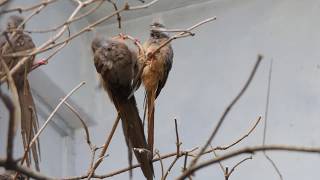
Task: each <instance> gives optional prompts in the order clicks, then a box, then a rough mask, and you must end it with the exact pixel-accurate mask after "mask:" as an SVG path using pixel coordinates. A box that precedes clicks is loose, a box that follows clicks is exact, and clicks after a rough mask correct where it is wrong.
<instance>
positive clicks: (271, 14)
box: [0, 0, 320, 180]
mask: <svg viewBox="0 0 320 180" xmlns="http://www.w3.org/2000/svg"><path fill="white" fill-rule="evenodd" d="M21 2H24V1H21ZM28 3H29V1H28ZM63 3H67V1H65V2H64V1H63ZM319 5H320V2H318V1H316V0H308V1H299V0H281V1H276V0H270V1H264V0H258V1H257V0H242V1H236V0H220V1H212V2H211V3H210V2H209V3H204V4H200V5H195V6H189V7H185V8H180V9H176V10H173V11H169V12H163V13H161V14H153V15H151V16H146V17H142V18H138V19H135V20H130V21H127V22H123V29H122V30H121V31H123V32H125V33H129V34H131V35H132V36H135V37H138V38H140V39H141V40H142V41H144V40H146V38H147V36H148V28H149V26H148V25H149V24H150V22H151V21H152V19H153V17H159V16H160V17H162V19H163V21H164V23H165V24H166V25H167V26H168V27H169V28H183V27H189V26H191V25H193V24H195V23H197V22H199V21H201V20H203V19H205V18H208V17H211V16H217V17H218V20H217V21H216V22H213V23H209V24H206V25H205V26H202V27H200V28H198V29H197V30H196V36H195V37H192V38H186V39H181V40H177V41H175V42H174V43H173V47H174V51H175V59H174V64H173V69H172V71H171V73H170V77H169V79H168V82H167V85H166V87H165V88H164V89H163V91H162V93H161V95H160V96H159V98H158V100H157V109H156V115H155V120H156V124H155V127H156V132H155V133H156V134H155V148H157V149H159V150H160V153H161V154H164V153H167V152H173V151H175V133H174V121H173V118H174V117H177V118H178V121H179V130H180V138H181V140H182V142H183V145H182V147H183V148H184V149H190V148H193V147H195V146H201V145H202V144H203V143H204V142H205V140H206V138H207V137H208V136H209V134H210V132H211V131H212V128H213V127H214V126H215V124H216V123H217V120H218V118H219V117H220V115H221V113H222V111H223V110H224V108H225V107H226V106H227V105H228V103H229V102H230V101H231V100H232V98H234V96H235V95H236V94H237V92H238V91H239V90H240V88H241V87H242V85H243V84H244V82H245V80H246V79H247V77H248V75H249V73H250V70H251V68H252V66H253V64H254V62H255V60H256V55H257V54H258V53H262V54H264V55H265V58H264V61H263V62H262V64H261V66H260V68H259V70H258V73H257V75H256V77H255V79H254V80H253V82H252V84H251V86H250V87H249V89H248V91H247V93H246V94H245V95H244V96H243V98H242V99H241V100H240V102H239V103H238V104H237V105H236V106H235V109H233V111H232V112H231V113H230V114H229V116H228V118H227V119H226V122H225V123H224V124H223V126H222V129H221V131H220V132H219V133H218V135H217V137H216V139H215V140H214V142H213V146H215V145H225V144H229V143H230V142H233V141H234V140H235V139H237V138H238V137H240V136H241V135H243V134H244V133H245V132H246V131H247V130H248V129H249V127H251V125H252V124H253V122H254V121H255V119H256V118H257V117H258V116H259V115H261V116H264V111H265V102H266V89H267V79H268V68H269V65H270V60H271V59H273V60H274V63H273V65H274V67H273V80H272V85H271V101H270V109H269V110H270V113H269V126H268V137H267V142H268V143H270V144H280V143H281V144H282V143H284V144H294V145H307V146H319V143H318V141H317V140H318V138H319V135H320V134H319V131H317V127H318V126H319V121H318V117H319V112H318V108H317V107H318V106H319V104H320V99H319V97H318V94H319V91H320V86H319V85H317V82H318V77H319V74H320V72H319V66H320V63H319V60H318V58H319V54H318V53H317V49H316V48H317V47H319V45H320V44H319V42H320V41H319V38H320V35H319V28H320V26H319V24H318V23H317V22H318V21H317V19H318V17H319V15H320V14H319V12H320V11H319V7H320V6H319ZM70 8H71V7H70V6H68V5H66V4H62V5H60V6H59V7H56V9H55V8H54V7H52V9H51V10H50V11H49V12H47V13H48V14H46V15H48V16H50V17H52V18H50V19H43V18H42V19H41V16H43V14H40V15H39V17H37V18H36V19H34V21H32V22H30V25H28V27H30V28H31V27H32V28H31V29H34V28H39V27H41V28H43V29H45V28H47V27H52V26H53V25H55V24H56V23H58V22H61V19H64V18H66V15H67V14H69V13H70V11H71V9H70ZM57 11H58V12H57ZM135 13H138V12H135ZM83 24H85V22H80V23H79V24H77V26H76V27H74V28H79V27H82V25H83ZM73 30H76V29H73ZM121 31H120V30H118V29H117V28H116V25H109V26H106V27H102V28H100V29H99V30H98V32H100V33H105V34H106V35H107V36H113V35H115V34H117V33H119V32H121ZM92 35H93V33H89V34H88V35H85V36H84V37H83V38H80V39H79V40H76V41H74V42H73V43H72V44H71V45H70V46H68V48H66V49H64V50H63V51H62V52H61V53H60V54H59V55H57V56H56V57H55V58H54V59H52V60H51V61H50V63H49V65H48V66H43V67H41V68H40V70H42V71H44V72H45V73H46V74H47V75H48V77H49V78H50V79H51V80H52V81H53V82H54V83H55V84H56V85H57V86H58V87H59V88H61V89H62V90H63V91H64V92H65V93H67V92H68V91H69V90H70V89H72V88H73V87H74V86H75V85H76V84H77V83H79V82H80V81H83V80H85V81H87V82H88V84H87V85H86V86H85V87H84V88H82V89H81V90H80V91H79V92H77V93H76V94H75V95H74V96H73V98H72V100H74V101H75V102H76V104H78V105H79V106H81V108H82V109H83V110H84V112H85V113H87V114H88V115H89V116H90V119H94V121H96V122H97V125H95V126H93V127H90V132H91V137H92V141H93V143H94V144H97V145H101V144H103V143H104V141H105V137H106V135H107V134H108V133H109V132H110V129H111V126H112V124H113V121H114V118H115V114H116V113H115V110H114V107H113V105H112V104H111V103H110V101H109V100H108V98H107V96H106V95H105V93H104V92H102V90H99V89H97V80H96V76H95V70H94V67H93V64H92V61H91V54H90V43H91V42H90V40H91V38H92ZM33 37H34V38H35V40H36V42H37V45H39V44H40V43H41V42H43V41H44V40H45V39H46V38H47V37H46V36H44V35H33ZM40 57H41V56H40ZM40 57H39V58H40ZM34 74H35V73H34ZM31 76H32V74H31ZM47 88H48V92H49V91H50V87H47ZM142 92H143V91H142V89H141V90H140V91H139V92H138V93H137V98H138V104H139V106H140V107H142V100H143V96H142ZM59 98H60V97H57V99H59ZM2 109H3V108H2V106H1V108H0V110H2ZM141 112H142V108H141ZM0 115H1V117H2V118H1V121H0V137H1V138H0V152H1V156H2V155H3V153H4V149H5V147H4V146H3V143H4V140H5V134H6V132H5V129H6V128H5V127H6V121H4V119H5V118H3V117H6V115H5V114H4V113H3V111H1V112H0ZM45 117H47V116H44V117H42V118H45ZM65 121H67V119H65ZM52 126H53V125H52ZM71 131H72V130H71ZM71 137H72V133H71ZM42 138H43V140H42V144H43V148H42V150H43V152H47V153H48V154H47V153H43V154H44V155H43V156H44V157H43V162H42V165H43V167H44V168H43V169H44V172H49V174H51V175H55V176H62V175H64V174H70V175H82V174H84V173H86V170H87V168H88V165H89V159H90V154H89V149H88V147H87V145H86V143H85V140H84V133H83V130H82V129H79V130H77V131H76V132H75V138H74V140H72V138H68V139H66V138H65V137H64V136H62V135H61V134H59V132H57V130H56V129H54V128H53V127H51V128H48V130H47V131H45V132H44V134H43V137H42ZM261 142H262V124H260V125H259V126H258V128H257V129H256V130H255V132H254V133H253V134H252V135H251V136H250V137H249V138H247V139H246V140H245V141H243V142H242V143H241V145H239V146H237V147H242V146H247V145H257V144H261ZM73 144H75V147H74V152H72V151H73V148H72V146H73ZM65 147H70V151H71V153H69V155H68V154H67V156H68V158H69V159H72V156H71V155H72V154H75V160H74V161H75V162H70V161H68V160H66V158H64V157H66V153H64V155H61V153H62V151H64V148H65ZM126 152H127V151H126V146H125V143H124V138H123V135H122V130H121V128H119V129H117V131H116V135H115V137H114V139H113V141H112V142H111V145H110V147H109V151H108V153H109V154H110V156H109V157H108V158H107V159H106V160H105V161H104V163H103V164H102V165H101V167H100V168H99V169H98V171H97V173H98V174H100V173H107V172H110V171H113V170H115V169H118V168H121V167H126V166H127V154H126ZM62 154H63V153H62ZM270 155H271V157H272V158H273V159H274V160H275V162H276V163H277V164H278V167H279V169H280V170H281V172H282V174H283V176H284V178H285V179H290V180H298V179H315V177H317V170H316V168H317V167H318V165H319V156H317V155H305V154H296V153H289V154H287V153H270ZM57 157H59V158H57ZM60 157H63V158H62V159H64V160H65V161H68V162H69V163H70V164H71V165H74V166H73V167H74V169H75V172H73V170H72V169H71V170H68V171H67V172H63V171H64V170H63V169H65V168H64V167H65V166H66V164H67V163H65V162H62V161H61V159H60ZM240 159H241V158H240V157H239V158H234V159H232V160H229V161H227V162H226V163H225V165H228V166H232V165H233V164H235V163H236V162H238V161H239V160H240ZM169 163H170V161H165V165H166V167H167V166H168V164H169ZM182 163H183V160H181V161H179V164H178V165H177V168H175V170H173V171H172V173H171V175H172V176H170V179H173V177H175V176H177V175H178V174H180V168H178V166H182ZM155 169H156V178H157V179H158V178H159V177H160V175H161V174H160V171H159V170H160V166H159V164H155ZM127 178H128V174H122V175H119V176H115V177H113V178H112V179H127ZM213 178H215V179H223V175H222V172H221V171H220V169H219V167H218V166H212V167H209V168H207V169H203V170H201V171H199V172H198V173H196V177H195V178H194V179H213ZM233 178H235V179H246V180H249V179H261V180H269V179H276V178H277V174H276V173H275V171H274V169H273V168H272V167H271V165H270V164H269V163H268V162H267V161H266V160H265V159H264V157H263V156H262V155H260V154H257V155H255V156H254V159H253V160H251V161H248V162H246V163H245V164H243V165H242V166H241V167H239V168H238V169H237V170H236V172H235V173H234V174H233ZM134 179H142V174H141V172H140V170H135V171H134Z"/></svg>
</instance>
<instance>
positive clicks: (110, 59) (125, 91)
mask: <svg viewBox="0 0 320 180" xmlns="http://www.w3.org/2000/svg"><path fill="white" fill-rule="evenodd" d="M91 47H92V51H93V54H94V65H95V67H96V70H97V72H98V73H99V74H100V76H101V79H102V85H103V88H104V89H105V90H106V91H107V93H108V95H109V98H110V99H111V101H112V102H113V104H114V106H115V108H116V109H117V111H118V112H119V115H120V118H121V120H122V127H123V132H124V136H125V140H126V143H127V146H128V148H129V152H130V153H129V160H130V161H131V158H130V154H132V150H133V151H134V153H135V156H136V158H137V160H138V162H139V163H140V165H141V169H142V171H143V174H144V176H145V177H146V178H147V179H148V180H151V179H153V174H154V173H153V166H152V162H151V160H152V156H150V152H149V151H148V150H147V142H146V138H145V135H144V130H143V126H142V122H141V119H140V116H139V112H138V108H137V105H136V100H135V97H134V96H131V97H130V98H128V96H129V94H130V93H131V91H132V89H133V88H132V81H133V78H134V77H135V74H136V73H137V72H138V62H137V56H136V54H135V52H133V51H131V50H130V49H129V48H128V46H127V45H126V44H125V43H124V41H122V40H115V39H105V38H101V37H97V38H95V39H94V40H93V42H92V45H91ZM131 156H132V155H131ZM130 164H131V163H130Z"/></svg>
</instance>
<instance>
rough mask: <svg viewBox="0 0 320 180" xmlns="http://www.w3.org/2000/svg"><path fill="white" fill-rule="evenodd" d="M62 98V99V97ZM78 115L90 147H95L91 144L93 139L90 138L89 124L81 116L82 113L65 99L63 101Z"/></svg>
mask: <svg viewBox="0 0 320 180" xmlns="http://www.w3.org/2000/svg"><path fill="white" fill-rule="evenodd" d="M60 100H61V99H60ZM63 103H64V104H65V105H66V106H67V107H68V108H69V109H70V110H71V111H72V112H73V113H74V114H75V115H76V116H77V117H78V119H79V120H80V122H81V125H82V127H83V129H84V131H85V133H86V140H87V143H88V145H89V147H90V148H91V149H93V147H92V144H91V140H90V133H89V129H88V126H87V125H86V123H85V121H84V120H83V118H82V117H81V115H80V113H79V112H78V111H77V110H76V109H75V108H74V107H72V105H71V104H69V103H68V102H67V101H64V102H63Z"/></svg>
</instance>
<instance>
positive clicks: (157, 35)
mask: <svg viewBox="0 0 320 180" xmlns="http://www.w3.org/2000/svg"><path fill="white" fill-rule="evenodd" d="M164 28H165V27H164V25H162V24H160V23H158V22H155V23H153V24H152V25H151V31H150V37H149V39H148V40H147V41H146V42H145V43H144V45H143V47H144V50H145V53H146V56H147V58H148V59H147V60H146V64H147V65H146V66H144V68H143V70H142V74H141V80H142V83H143V85H144V87H145V90H146V105H147V106H146V108H147V119H148V146H149V150H150V151H151V152H153V145H154V111H155V110H154V108H155V99H156V98H157V97H158V96H159V94H160V92H161V90H162V88H163V87H164V86H165V84H166V81H167V79H168V75H169V72H170V70H171V67H172V62H173V50H172V47H171V44H170V43H168V44H166V45H165V46H164V47H162V48H161V49H160V50H159V51H158V52H157V53H155V54H154V55H153V56H150V54H151V53H154V51H156V50H157V49H158V48H159V47H160V46H161V45H162V44H163V43H164V42H165V41H167V40H168V39H169V35H168V34H167V33H166V32H161V31H158V30H159V29H164Z"/></svg>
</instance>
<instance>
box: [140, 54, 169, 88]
mask: <svg viewBox="0 0 320 180" xmlns="http://www.w3.org/2000/svg"><path fill="white" fill-rule="evenodd" d="M163 74H164V63H163V61H161V60H156V59H152V60H151V61H150V64H148V65H147V66H146V67H145V68H144V70H143V72H142V82H143V85H144V86H145V88H146V90H147V91H156V90H157V87H158V83H159V81H160V80H161V79H162V77H163Z"/></svg>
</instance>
